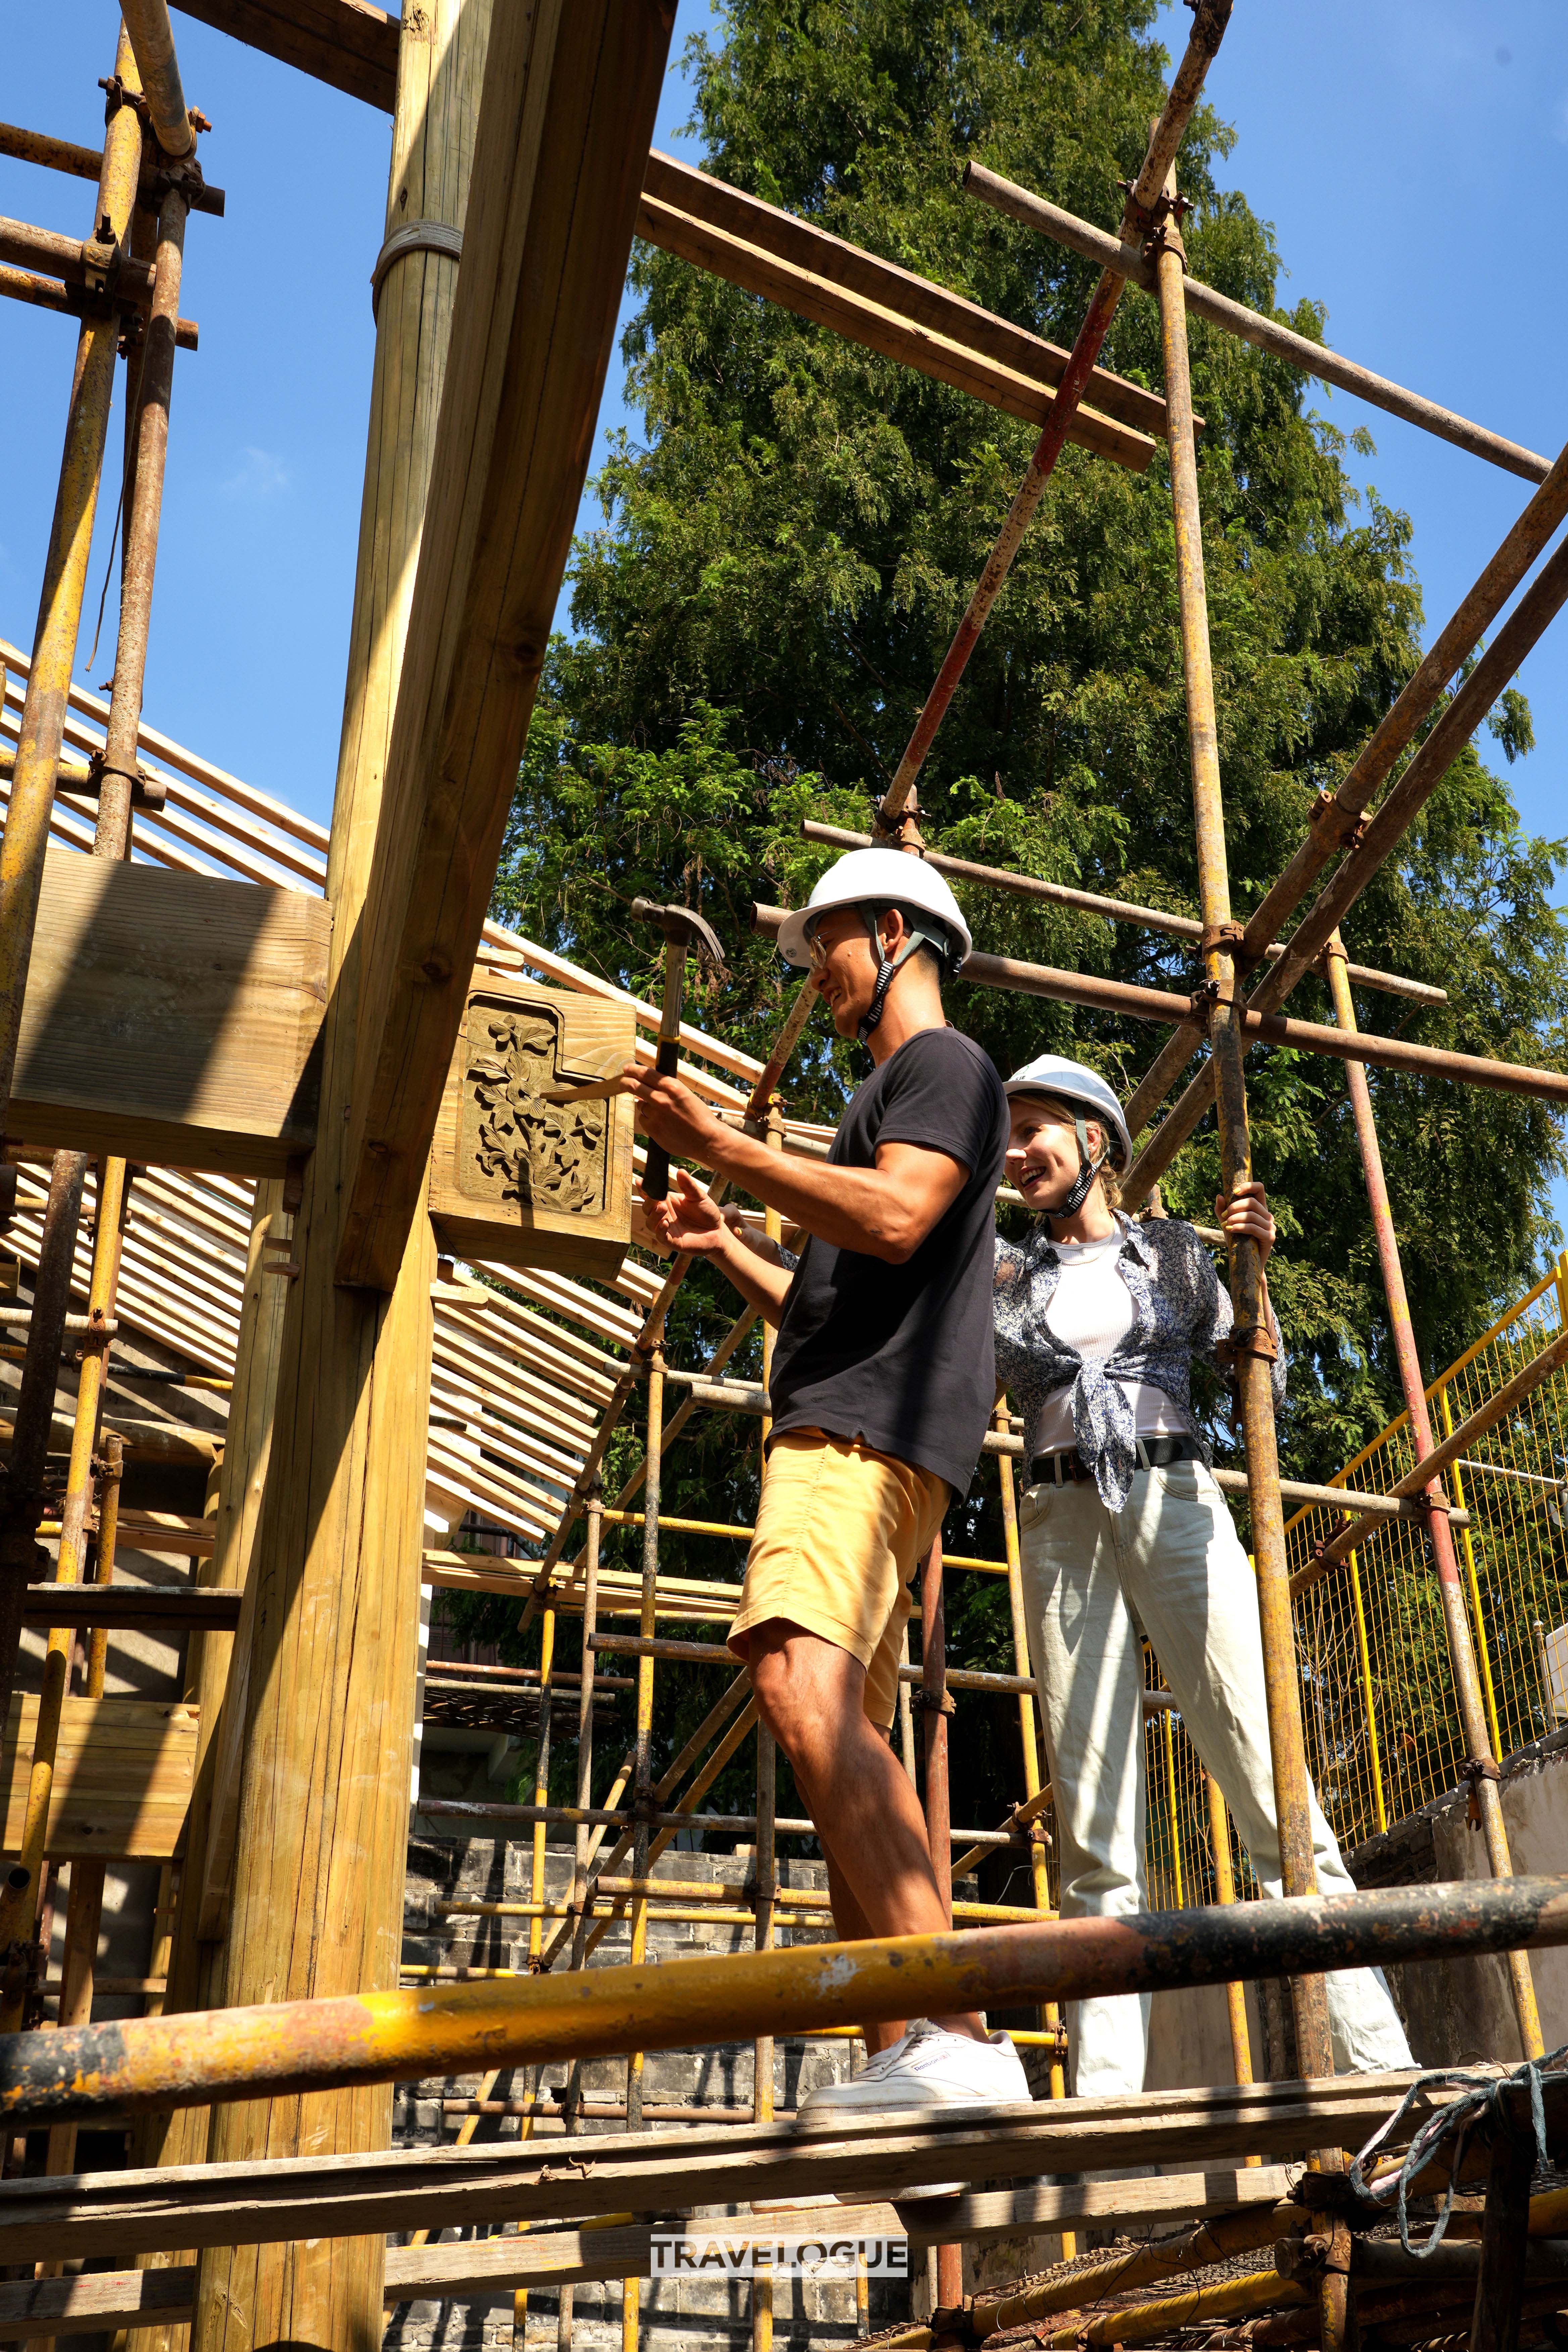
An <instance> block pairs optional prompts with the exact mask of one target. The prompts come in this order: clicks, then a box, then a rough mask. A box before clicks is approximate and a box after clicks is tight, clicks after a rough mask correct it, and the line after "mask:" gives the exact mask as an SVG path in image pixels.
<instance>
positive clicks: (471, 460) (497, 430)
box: [338, 0, 675, 1290]
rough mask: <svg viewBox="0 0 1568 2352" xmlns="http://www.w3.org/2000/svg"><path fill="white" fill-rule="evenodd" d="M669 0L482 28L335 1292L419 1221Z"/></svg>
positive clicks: (649, 120)
mask: <svg viewBox="0 0 1568 2352" xmlns="http://www.w3.org/2000/svg"><path fill="white" fill-rule="evenodd" d="M674 13H675V10H674V0H574V5H572V6H570V7H558V6H556V5H538V6H536V7H535V8H534V9H532V10H531V11H529V12H524V11H521V10H520V11H517V12H515V13H514V12H510V11H509V12H508V13H507V15H506V16H504V17H503V18H498V21H497V25H496V30H495V39H494V44H493V47H492V53H491V60H490V65H489V68H488V70H487V73H486V79H485V96H484V106H483V111H482V115H481V120H480V124H479V145H478V152H477V153H476V157H475V163H474V183H473V194H472V197H471V201H470V204H469V207H468V222H467V225H466V226H465V229H464V250H463V266H462V270H461V273H460V275H459V278H458V299H457V309H456V313H455V316H454V319H453V326H452V354H451V363H450V367H449V369H448V372H447V389H446V394H445V397H444V399H443V403H442V408H441V421H440V427H439V433H438V436H437V452H436V464H435V469H434V474H433V478H432V483H431V494H430V513H429V519H428V521H427V523H426V531H425V541H424V545H423V547H422V549H421V551H420V557H419V571H418V576H417V578H416V582H415V585H414V596H413V605H412V611H411V614H410V619H409V628H408V650H407V658H406V661H405V665H404V674H403V681H402V685H401V687H400V688H399V691H398V701H397V716H396V721H395V727H394V730H393V740H392V751H391V756H390V759H389V761H388V767H387V778H386V789H385V792H384V796H383V800H382V816H381V829H380V832H379V834H378V836H377V840H376V845H375V863H374V879H373V884H372V891H371V898H370V903H369V905H368V907H367V909H366V917H365V946H364V950H363V957H364V961H363V985H362V990H361V996H360V1003H361V1034H360V1039H359V1044H358V1047H357V1052H358V1056H359V1065H360V1067H361V1069H362V1071H363V1074H364V1080H365V1082H364V1083H363V1085H359V1086H356V1087H355V1095H354V1116H353V1131H352V1141H351V1148H350V1153H349V1159H348V1163H347V1166H348V1171H349V1173H348V1192H347V1213H346V1216H345V1220H344V1227H343V1238H342V1249H341V1252H340V1254H339V1258H338V1279H339V1280H340V1281H341V1282H344V1283H349V1284H357V1285H363V1286H367V1287H369V1288H372V1289H377V1290H384V1289H386V1288H387V1287H388V1286H389V1285H390V1284H391V1282H392V1281H393V1279H394V1277H395V1274H396V1270H397V1267H398V1265H400V1264H401V1262H402V1259H403V1255H404V1252H405V1248H406V1245H407V1239H408V1234H409V1231H410V1229H411V1227H412V1225H413V1223H414V1221H415V1219H416V1216H419V1215H422V1214H423V1201H424V1192H425V1183H426V1163H427V1161H428V1160H429V1156H430V1144H431V1139H432V1137H433V1136H434V1134H435V1130H436V1118H437V1111H438V1110H439V1108H440V1102H441V1092H442V1088H443V1087H444V1085H445V1083H446V1077H447V1069H448V1067H449V1066H450V1063H451V1059H452V1053H453V1049H454V1047H455V1046H456V1045H457V1042H458V1024H459V1022H460V1021H461V1019H462V1015H463V1006H464V1002H465V996H466V991H467V986H468V974H469V972H470V971H471V970H472V969H473V964H474V961H475V957H476V953H477V951H478V949H479V940H480V935H481V933H482V930H483V927H484V919H485V912H486V908H487V905H488V902H489V892H490V887H491V884H492V882H493V881H494V878H495V870H496V861H497V859H498V857H499V856H500V845H501V836H502V833H503V831H504V828H505V824H506V817H507V811H508V809H509V807H510V803H511V795H512V790H513V787H514V785H515V783H516V780H517V766H518V761H519V759H520V758H521V752H522V746H523V740H524V738H525V736H526V735H527V732H528V721H529V718H530V715H531V711H532V709H533V697H534V691H535V688H537V685H538V682H539V675H540V671H541V669H542V666H543V661H544V654H545V648H546V646H547V645H548V643H549V637H550V625H551V620H552V615H553V614H554V610H555V603H556V598H557V596H558V594H559V593H560V588H561V582H562V578H563V574H564V572H565V569H566V558H567V555H568V553H569V551H570V549H571V544H572V530H573V526H574V522H575V520H576V515H577V506H578V500H579V499H580V497H581V495H582V489H583V482H584V477H585V475H586V473H587V468H588V458H589V453H590V451H591V450H592V447H593V441H594V428H595V423H596V421H597V417H598V412H599V401H600V397H601V394H603V391H604V385H605V370H606V368H607V367H608V364H609V357H610V346H611V343H612V341H613V340H614V336H615V324H616V310H617V309H618V307H619V304H620V299H621V289H622V287H623V285H624V283H625V279H626V262H627V258H628V257H629V255H630V252H631V245H632V236H633V231H634V228H635V226H636V222H637V203H638V199H639V196H640V194H641V189H642V181H643V174H644V171H645V169H646V166H647V152H648V137H649V133H650V132H651V131H652V129H653V122H654V116H655V114H656V112H657V110H658V97H659V91H660V89H661V88H662V85H663V79H664V68H665V61H666V58H667V55H668V47H669V36H670V29H671V25H672V22H673V18H674Z"/></svg>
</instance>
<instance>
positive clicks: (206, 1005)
mask: <svg viewBox="0 0 1568 2352" xmlns="http://www.w3.org/2000/svg"><path fill="white" fill-rule="evenodd" d="M330 934H331V908H329V907H328V906H327V905H326V903H325V902H324V900H322V899H321V898H310V897H307V896H306V894H305V893H304V892H303V891H300V890H277V889H267V888H264V887H262V886H261V885H260V884H258V883H250V882H230V881H227V880H225V879H223V878H221V877H218V876H216V875H214V876H208V875H201V874H176V873H173V872H170V871H167V870H165V869H164V868H163V867H162V866H140V865H138V866H132V865H121V864H119V863H117V862H116V861H115V860H114V859H112V858H110V859H104V858H92V857H81V856H78V855H77V854H76V853H75V852H74V851H72V850H68V849H52V850H50V852H49V853H48V856H47V858H46V859H45V862H44V883H43V891H42V895H41V897H40V899H39V902H38V921H37V930H36V932H35V934H34V945H33V957H32V961H31V963H30V964H29V966H28V971H27V989H26V997H25V999H24V1001H23V1007H22V1031H21V1037H20V1040H19V1042H18V1045H17V1049H16V1083H15V1087H14V1091H13V1093H12V1097H11V1110H10V1116H9V1119H8V1122H7V1128H6V1133H7V1136H8V1137H9V1138H10V1139H12V1140H14V1141H21V1142H30V1143H39V1144H46V1145H49V1146H53V1147H63V1148H65V1149H68V1150H76V1151H92V1152H113V1153H116V1154H119V1155H122V1156H124V1157H127V1158H130V1159H135V1160H148V1161H151V1162H153V1163H155V1164H161V1165H165V1166H167V1165H174V1166H178V1167H184V1168H210V1169H216V1170H218V1171H225V1172H226V1173H228V1174H231V1175H242V1176H243V1175H251V1176H255V1175H263V1174H277V1175H281V1174H282V1172H283V1171H284V1169H285V1167H286V1166H287V1164H288V1162H289V1160H290V1159H291V1158H292V1157H294V1156H295V1155H296V1154H298V1153H300V1152H304V1151H308V1150H310V1147H311V1145H312V1143H313V1142H314V1140H315V1130H316V1094H317V1088H318V1085H319V1072H318V1068H317V1062H316V1045H317V1039H318V1037H319V1034H320V1031H321V1009H322V998H323V995H324V992H325V982H326V971H327V943H328V939H329V936H330Z"/></svg>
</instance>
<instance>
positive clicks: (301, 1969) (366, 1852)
mask: <svg viewBox="0 0 1568 2352" xmlns="http://www.w3.org/2000/svg"><path fill="white" fill-rule="evenodd" d="M489 15H490V12H489V0H423V5H421V6H420V7H419V8H418V9H416V10H414V9H411V10H410V11H409V12H408V15H407V16H406V17H405V19H404V22H403V25H402V27H401V30H400V32H399V36H398V62H397V90H396V102H395V116H394V122H393V133H392V152H391V173H390V179H389V185H388V192H387V221H388V226H396V225H397V223H398V222H399V221H400V220H401V219H402V218H403V217H404V216H405V215H406V214H407V213H410V212H412V213H415V214H416V215H420V216H426V215H441V216H443V217H445V218H446V219H447V222H448V223H449V225H450V226H453V227H460V226H461V225H462V222H463V219H464V215H465V212H466V209H467V204H468V181H469V176H470V171H471V167H472V161H473V154H474V139H475V131H476V128H477V124H478V118H479V94H480V89H481V86H482V85H483V82H484V79H485V77H484V65H485V61H486V58H487V52H488V42H489ZM457 281H458V269H457V266H456V264H455V263H454V262H453V260H452V259H451V258H450V257H449V256H447V255H444V254H436V253H429V252H416V253H410V254H408V255H406V256H405V257H402V258H401V259H400V260H399V261H398V262H397V264H396V266H395V268H393V269H392V270H391V271H390V273H389V274H388V276H387V277H386V278H385V279H384V283H383V286H382V289H381V300H380V307H379V315H378V320H377V326H376V339H375V361H374V374H373V379H372V386H371V403H370V421H369V430H368V439H367V452H366V466H365V478H364V486H363V496H362V503H361V513H360V539H359V554H358V562H357V567H356V574H355V583H354V602H353V615H352V619H351V625H350V646H349V662H348V680H347V688H346V692H345V697H344V709H343V725H342V740H341V745H340V751H339V759H338V775H337V786H336V793H335V798H334V803H333V812H332V830H331V845H330V848H329V854H328V871H327V895H328V897H329V898H331V901H332V904H333V909H334V915H335V923H334V929H333V934H332V947H331V958H330V962H329V971H328V1002H327V1009H326V1016H325V1021H324V1024H323V1028H322V1044H321V1055H322V1058H321V1129H320V1134H319V1139H318V1142H317V1146H316V1150H315V1151H314V1153H313V1154H312V1156H311V1158H310V1160H309V1161H308V1162H307V1164H306V1169H305V1175H304V1183H303V1189H302V1194H301V1198H300V1206H299V1209H298V1211H297V1213H296V1215H295V1221H294V1235H293V1249H294V1258H295V1261H296V1262H297V1263H298V1265H299V1267H300V1272H299V1274H298V1276H296V1277H295V1278H293V1279H292V1280H290V1282H289V1286H288V1295H287V1297H286V1300H285V1302H284V1309H283V1331H282V1335H281V1339H280V1342H279V1364H278V1383H277V1402H276V1407H275V1411H274V1415H273V1430H272V1437H271V1448H270V1455H269V1461H268V1477H267V1486H266V1491H265V1494H264V1496H263V1499H262V1509H261V1524H260V1527H259V1529H258V1534H257V1538H256V1544H255V1549H254V1552H253V1555H252V1560H251V1568H250V1575H249V1579H248V1591H249V1608H250V1612H251V1627H252V1633H251V1650H250V1656H249V1673H248V1675H247V1684H246V1690H245V1697H244V1703H243V1710H242V1724H241V1728H242V1738H241V1741H240V1755H239V1774H238V1779H239V1795H238V1818H237V1831H236V1837H235V1843H234V1849H233V1897H232V1907H231V1912H230V1931H229V1938H228V1945H227V1953H226V1968H225V1981H224V1987H223V1993H224V1997H226V2000H229V2001H230V2002H235V2003H244V2002H246V2001H250V2000H258V1999H267V1998H272V1997H276V1995H277V1994H279V1993H285V1992H287V1993H289V1994H293V1995H307V1994H332V1993H342V1994H350V1995H352V1994H354V1993H357V1992H360V1991H363V1990H365V1989H367V1988H374V1987H390V1986H394V1985H395V1984H396V1982H397V1980H398V1960H399V1950H400V1941H401V1929H402V1911H403V1889H404V1881H405V1868H406V1860H407V1835H408V1789H409V1769H410V1767H409V1748H410V1734H411V1725H412V1717H413V1710H414V1691H415V1675H416V1634H417V1623H418V1585H419V1574H420V1566H419V1560H420V1544H421V1537H422V1529H423V1519H424V1507H425V1461H426V1412H427V1399H428V1383H429V1373H430V1356H431V1314H432V1308H431V1300H430V1286H431V1279H432V1276H433V1274H434V1271H435V1249H434V1244H433V1241H432V1236H431V1231H430V1226H429V1222H428V1219H427V1218H426V1217H425V1216H423V1215H421V1216H420V1217H419V1218H418V1219H417V1220H416V1223H415V1226H414V1229H413V1231H412V1233H411V1234H410V1236H409V1240H408V1244H407V1247H406V1250H405V1255H404V1258H403V1262H402V1264H401V1265H400V1267H399V1268H398V1270H397V1273H396V1276H395V1286H394V1287H393V1289H392V1291H391V1293H390V1295H387V1294H384V1293H379V1292H374V1291H363V1290H355V1291H348V1290H344V1289H341V1288H339V1286H338V1285H337V1283H336V1280H335V1268H336V1262H337V1255H338V1249H339V1244H340V1241H341V1234H340V1231H339V1226H340V1220H341V1214H342V1207H341V1203H342V1195H343V1187H344V1184H345V1182H346V1173H345V1167H344V1161H345V1158H346V1153H347V1147H348V1138H349V1135H350V1126H351V1122H350V1116H349V1114H350V1110H351V1108H352V1105H353V1097H354V1090H355V1079H356V1050H355V1049H356V1043H357V1029H358V1014H359V1003H358V991H359V978H360V971H361V961H360V959H361V955H362V952H363V915H364V910H365V905H366V899H367V896H368V892H369V886H370V881H371V867H372V860H373V850H374V843H375V840H376V834H377V819H378V814H379V812H380V808H381V803H382V795H383V786H384V779H385V775H386V769H387V758H388V750H389V744H390V739H391V733H392V721H393V713H394V709H395V704H396V700H397V693H398V685H399V680H400V677H401V675H402V671H403V667H404V647H405V634H406V631H407V625H408V613H409V600H410V596H411V593H412V589H413V584H414V581H415V576H416V566H417V561H418V556H419V550H420V541H421V534H422V531H423V528H424V521H425V515H426V501H427V495H428V491H429V486H430V479H431V462H432V457H433V455H434V449H435V443H436V435H437V418H438V415H439V412H440V407H441V401H442V394H443V389H444V384H445V378H446V373H447V346H448V341H449V337H450V332H451V321H452V315H453V307H454V300H455V297H456V292H457ZM361 1075H362V1076H363V1074H361ZM220 2013H221V2012H220ZM479 2071H482V2070H479ZM391 2124H392V2096H391V2090H390V2087H389V2086H385V2087H382V2088H378V2089H377V2090H375V2091H374V2092H370V2093H366V2092H363V2091H362V2092H358V2093H342V2092H327V2093H324V2094H322V2095H321V2096H319V2097H313V2098H310V2099H306V2100H303V2101H301V2100H299V2099H291V2098H285V2099H278V2100H268V2099H265V2098H264V2099H261V2100H259V2101H244V2102H239V2103H236V2104H231V2105H220V2106H219V2107H217V2108H216V2111H215V2113H214V2116H213V2120H212V2133H211V2142H210V2154H211V2158H212V2159H213V2161H215V2162H216V2163H224V2162H238V2161H245V2160H255V2159H258V2158H271V2157H281V2156H286V2155H290V2154H295V2153H298V2152H300V2150H302V2149H303V2148H305V2147H310V2148H311V2149H312V2150H315V2151H319V2152H321V2153H323V2154H329V2153H342V2154H345V2155H346V2154H349V2153H351V2152H353V2151H357V2150H367V2149H374V2148H377V2147H386V2146H387V2145H388V2143H389V2140H390V2137H391ZM384 2259H385V2245H384V2238H383V2237H381V2236H379V2235H378V2236H370V2235H367V2236H363V2237H359V2238H349V2239H337V2240H331V2239H325V2238H310V2239H303V2238H301V2239H298V2240H294V2241H291V2242H288V2243H280V2244H272V2245H267V2246H258V2247H242V2248H236V2247H211V2248H204V2249H203V2251H202V2252H201V2253H200V2255H199V2258H198V2261H197V2265H196V2285H195V2319H194V2323H193V2328H192V2344H193V2347H195V2352H232V2347H237V2346H238V2345H241V2344H244V2345H246V2346H249V2345H251V2344H254V2343H258V2342H268V2341H272V2340H275V2339H276V2338H278V2337H279V2336H289V2338H290V2339H291V2340H292V2341H294V2342H295V2343H296V2344H299V2345H310V2346H320V2347H330V2346H340V2345H343V2344H347V2343H350V2342H359V2341H370V2340H375V2341H379V2339H380V2336H381V2333H382V2327H383V2317H382V2288H383V2274H384Z"/></svg>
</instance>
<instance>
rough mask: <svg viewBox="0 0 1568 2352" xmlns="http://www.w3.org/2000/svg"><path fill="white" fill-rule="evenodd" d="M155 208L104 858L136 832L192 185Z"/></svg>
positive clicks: (170, 179) (175, 185)
mask: <svg viewBox="0 0 1568 2352" xmlns="http://www.w3.org/2000/svg"><path fill="white" fill-rule="evenodd" d="M165 178H166V180H167V184H166V185H165V187H164V189H163V199H162V202H161V204H160V205H159V208H158V249H157V256H156V259H155V261H154V264H153V308H152V311H151V313H150V315H149V317H148V319H147V322H146V325H145V328H144V329H143V341H142V357H141V388H140V402H139V405H138V410H137V415H136V420H135V428H134V433H135V456H134V462H133V463H132V464H131V465H130V466H129V467H128V469H127V470H128V478H129V485H130V487H129V491H128V497H127V503H126V514H125V557H124V562H123V564H122V566H121V585H120V632H119V642H118V644H117V646H116V648H115V655H114V686H113V690H112V694H111V696H110V710H109V727H108V731H107V739H106V740H105V743H104V747H103V754H102V761H101V770H102V776H101V782H100V791H99V802H98V825H97V830H96V835H95V838H94V846H95V847H96V849H97V850H98V853H99V855H100V856H105V857H117V856H118V857H122V856H124V855H125V846H124V845H125V844H126V843H128V841H129V839H130V833H131V801H132V791H133V788H134V785H135V781H136V729H137V723H138V721H139V720H140V719H141V716H142V687H143V682H144V679H145V676H146V669H147V636H148V629H149V626H150V624H151V620H152V604H153V572H154V569H155V567H156V564H157V560H158V528H159V523H160V520H161V517H162V512H163V465H164V457H165V453H166V451H167V448H168V441H169V400H170V395H171V393H172V390H173V386H174V330H175V326H176V323H177V321H178V318H179V310H180V274H181V269H182V267H183V264H184V241H185V220H186V217H187V215H188V213H189V210H190V205H189V192H190V180H189V179H188V178H187V175H186V174H185V173H169V174H166V175H165Z"/></svg>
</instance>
